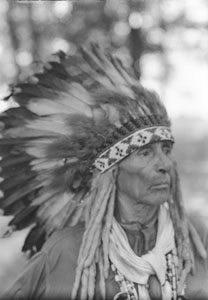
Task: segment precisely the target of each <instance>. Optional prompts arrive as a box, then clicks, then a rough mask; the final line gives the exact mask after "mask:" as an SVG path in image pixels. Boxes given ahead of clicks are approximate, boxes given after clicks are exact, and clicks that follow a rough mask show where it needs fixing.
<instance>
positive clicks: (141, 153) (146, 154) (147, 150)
mask: <svg viewBox="0 0 208 300" xmlns="http://www.w3.org/2000/svg"><path fill="white" fill-rule="evenodd" d="M150 152H151V150H150V149H143V150H141V151H140V152H139V153H138V155H141V156H148V155H149V154H150Z"/></svg>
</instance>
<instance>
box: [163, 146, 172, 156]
mask: <svg viewBox="0 0 208 300" xmlns="http://www.w3.org/2000/svg"><path fill="white" fill-rule="evenodd" d="M171 151H172V148H171V147H163V152H164V153H165V154H167V155H168V154H170V153H171Z"/></svg>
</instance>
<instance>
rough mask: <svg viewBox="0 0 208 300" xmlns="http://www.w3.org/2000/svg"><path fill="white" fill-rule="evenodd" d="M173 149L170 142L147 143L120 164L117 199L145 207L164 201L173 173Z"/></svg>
mask: <svg viewBox="0 0 208 300" xmlns="http://www.w3.org/2000/svg"><path fill="white" fill-rule="evenodd" d="M172 146H173V144H172V143H171V142H170V141H161V142H156V143H152V144H148V145H146V146H144V147H142V148H140V149H138V150H137V151H135V152H134V153H133V154H131V155H130V156H128V157H127V158H125V159H124V160H123V161H122V162H121V163H120V164H119V173H118V182H117V184H118V198H119V196H122V197H126V198H127V199H129V200H131V201H133V202H134V203H135V202H137V203H143V204H147V205H160V204H161V203H164V202H165V201H167V200H168V197H169V196H170V188H171V173H172V170H173V160H172V157H171V151H172Z"/></svg>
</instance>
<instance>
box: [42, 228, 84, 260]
mask: <svg viewBox="0 0 208 300" xmlns="http://www.w3.org/2000/svg"><path fill="white" fill-rule="evenodd" d="M83 233H84V224H83V223H79V224H78V225H76V226H73V227H66V228H64V229H61V230H57V231H56V232H55V233H53V234H52V236H51V237H50V238H49V239H48V240H47V241H46V243H45V245H44V246H43V248H42V250H41V252H44V253H45V254H46V255H47V257H48V259H49V261H50V260H54V258H55V257H57V258H59V257H60V256H62V257H64V256H65V255H71V256H73V255H76V254H77V252H79V248H80V245H81V242H82V236H83Z"/></svg>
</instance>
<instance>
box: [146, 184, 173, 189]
mask: <svg viewBox="0 0 208 300" xmlns="http://www.w3.org/2000/svg"><path fill="white" fill-rule="evenodd" d="M169 188H170V185H169V183H157V184H154V185H152V186H151V187H150V189H151V190H164V189H165V190H167V189H169Z"/></svg>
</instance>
